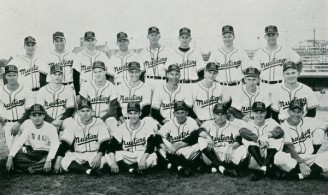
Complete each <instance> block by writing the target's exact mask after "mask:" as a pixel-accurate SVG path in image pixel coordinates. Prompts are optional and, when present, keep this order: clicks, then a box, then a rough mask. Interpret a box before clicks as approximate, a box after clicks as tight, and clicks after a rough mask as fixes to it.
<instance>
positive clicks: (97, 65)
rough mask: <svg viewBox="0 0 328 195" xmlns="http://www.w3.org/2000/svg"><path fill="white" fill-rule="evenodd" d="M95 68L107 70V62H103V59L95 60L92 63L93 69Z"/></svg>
mask: <svg viewBox="0 0 328 195" xmlns="http://www.w3.org/2000/svg"><path fill="white" fill-rule="evenodd" d="M95 68H101V69H104V70H106V67H105V63H104V62H102V61H95V62H94V63H93V64H92V70H93V69H95Z"/></svg>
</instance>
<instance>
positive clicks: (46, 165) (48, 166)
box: [43, 161, 51, 172]
mask: <svg viewBox="0 0 328 195" xmlns="http://www.w3.org/2000/svg"><path fill="white" fill-rule="evenodd" d="M43 170H44V171H45V172H49V171H51V161H46V163H45V164H44V167H43Z"/></svg>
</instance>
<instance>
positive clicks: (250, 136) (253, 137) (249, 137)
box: [239, 128, 259, 142]
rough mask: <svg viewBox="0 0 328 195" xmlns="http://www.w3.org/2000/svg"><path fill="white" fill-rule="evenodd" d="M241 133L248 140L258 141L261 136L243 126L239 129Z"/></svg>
mask: <svg viewBox="0 0 328 195" xmlns="http://www.w3.org/2000/svg"><path fill="white" fill-rule="evenodd" d="M239 134H240V136H241V137H242V138H243V139H245V140H247V141H252V142H257V140H258V139H259V136H257V135H256V134H255V133H253V132H252V131H251V130H249V129H247V128H241V129H240V130H239Z"/></svg>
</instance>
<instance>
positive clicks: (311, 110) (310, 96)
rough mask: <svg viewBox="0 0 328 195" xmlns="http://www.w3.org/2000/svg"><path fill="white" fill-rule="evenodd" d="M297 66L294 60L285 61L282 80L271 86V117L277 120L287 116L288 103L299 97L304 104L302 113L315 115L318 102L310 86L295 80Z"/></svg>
mask: <svg viewBox="0 0 328 195" xmlns="http://www.w3.org/2000/svg"><path fill="white" fill-rule="evenodd" d="M297 68H298V66H297V64H295V63H294V62H291V61H289V62H286V63H285V64H284V65H283V78H284V82H283V83H280V84H278V85H275V86H274V87H272V90H273V91H274V93H273V94H272V96H271V99H272V110H273V112H272V117H273V118H274V119H275V120H277V121H279V120H280V121H283V120H286V119H287V118H288V116H289V115H288V112H287V111H288V105H289V104H290V102H291V101H292V100H294V99H300V100H302V101H303V104H304V105H305V106H304V109H305V110H304V112H303V113H304V115H305V116H307V117H315V116H316V109H317V107H318V105H319V102H318V100H317V97H316V96H315V94H314V92H313V91H312V89H311V88H310V87H308V86H306V85H304V84H302V83H300V82H298V81H297V78H298V77H299V75H300V72H299V71H298V69H297ZM261 88H262V87H261ZM278 114H279V115H278Z"/></svg>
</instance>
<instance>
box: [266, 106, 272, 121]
mask: <svg viewBox="0 0 328 195" xmlns="http://www.w3.org/2000/svg"><path fill="white" fill-rule="evenodd" d="M265 110H266V112H267V114H266V116H265V119H268V118H271V115H272V112H271V110H272V109H271V105H269V106H267V107H266V108H265Z"/></svg>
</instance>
